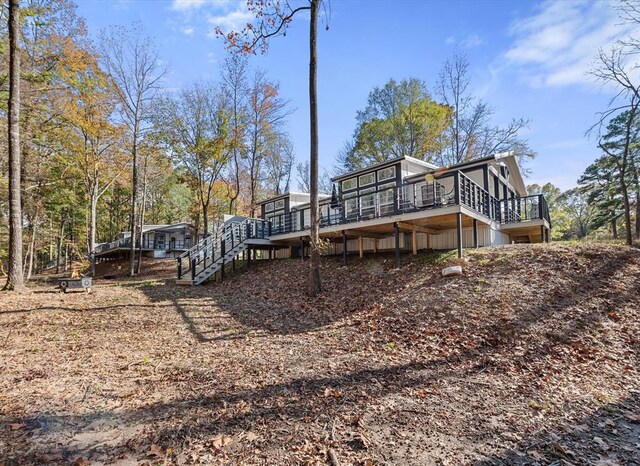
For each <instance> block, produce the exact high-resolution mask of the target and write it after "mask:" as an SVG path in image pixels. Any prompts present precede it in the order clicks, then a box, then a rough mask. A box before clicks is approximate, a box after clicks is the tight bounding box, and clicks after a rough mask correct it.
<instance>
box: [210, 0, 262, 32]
mask: <svg viewBox="0 0 640 466" xmlns="http://www.w3.org/2000/svg"><path fill="white" fill-rule="evenodd" d="M254 18H255V16H254V14H253V13H251V12H250V11H248V10H247V6H246V4H245V3H240V4H238V5H237V8H236V9H234V10H231V11H227V12H225V13H223V14H219V15H210V16H208V17H207V22H208V23H209V24H210V25H211V26H213V27H214V28H215V27H220V29H222V30H223V31H224V32H228V31H240V30H241V29H243V28H244V27H245V26H246V25H247V23H249V22H251V20H252V19H254Z"/></svg>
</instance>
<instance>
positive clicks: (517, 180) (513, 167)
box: [405, 152, 527, 196]
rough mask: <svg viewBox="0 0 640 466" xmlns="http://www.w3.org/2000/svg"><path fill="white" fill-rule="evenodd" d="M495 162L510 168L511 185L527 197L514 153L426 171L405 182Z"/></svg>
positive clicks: (499, 154)
mask: <svg viewBox="0 0 640 466" xmlns="http://www.w3.org/2000/svg"><path fill="white" fill-rule="evenodd" d="M492 160H495V161H496V162H503V163H504V164H505V165H507V166H508V167H509V173H510V175H511V179H510V180H509V183H510V184H511V185H512V186H513V187H514V188H515V189H516V191H517V192H518V195H520V196H526V195H527V194H526V192H527V191H526V189H527V188H526V186H525V184H524V180H523V178H522V172H521V171H520V166H519V165H518V161H517V160H516V157H515V155H514V154H513V152H500V153H497V154H493V155H489V156H487V157H482V158H479V159H473V160H468V161H467V162H461V163H457V164H455V165H448V166H446V167H442V168H439V169H432V170H429V171H425V172H424V173H416V174H414V175H411V176H407V177H406V178H405V180H414V179H417V178H420V177H421V176H424V175H425V174H426V173H433V172H436V171H437V172H439V173H446V172H448V171H451V170H459V169H463V168H466V167H473V166H474V165H481V164H483V163H487V162H491V161H492Z"/></svg>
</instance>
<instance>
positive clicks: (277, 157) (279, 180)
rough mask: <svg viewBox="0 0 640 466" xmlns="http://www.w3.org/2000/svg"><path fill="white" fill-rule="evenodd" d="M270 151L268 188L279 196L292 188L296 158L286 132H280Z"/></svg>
mask: <svg viewBox="0 0 640 466" xmlns="http://www.w3.org/2000/svg"><path fill="white" fill-rule="evenodd" d="M270 152H271V154H270V155H269V156H268V157H267V159H266V161H265V171H266V178H267V190H268V191H270V192H271V193H272V194H274V195H276V196H277V195H280V194H284V193H286V192H288V191H289V188H290V184H291V170H292V168H293V162H294V160H295V155H294V152H293V144H292V143H291V141H290V140H289V137H288V136H287V135H286V134H279V135H278V136H277V137H276V138H275V141H274V143H273V144H272V145H271V148H270Z"/></svg>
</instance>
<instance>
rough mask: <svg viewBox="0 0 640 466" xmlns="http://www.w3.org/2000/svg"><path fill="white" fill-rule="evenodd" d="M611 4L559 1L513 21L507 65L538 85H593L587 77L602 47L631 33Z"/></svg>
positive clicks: (540, 7)
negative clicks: (511, 42)
mask: <svg viewBox="0 0 640 466" xmlns="http://www.w3.org/2000/svg"><path fill="white" fill-rule="evenodd" d="M632 29H633V27H632V26H628V25H621V24H620V19H619V18H618V16H617V14H616V11H615V10H614V9H613V8H612V4H611V3H609V2H591V1H577V2H569V1H553V0H547V1H545V2H544V3H542V4H541V5H540V6H539V7H538V9H537V11H536V12H535V13H534V14H533V15H531V16H529V17H527V18H523V19H519V20H517V21H515V22H514V23H512V25H511V27H510V30H509V33H510V34H511V35H512V36H514V38H515V39H514V42H513V44H512V46H511V48H509V49H508V50H507V51H506V52H505V54H504V58H505V60H506V63H507V64H508V65H510V66H513V67H515V68H516V69H518V70H519V71H520V72H521V73H522V75H523V77H524V78H525V80H526V81H527V82H528V83H529V85H531V86H533V87H551V86H565V85H569V84H576V83H589V82H592V80H591V79H590V78H589V76H587V74H586V73H587V71H588V70H589V68H590V67H591V65H592V63H593V61H594V59H595V58H596V54H597V52H598V49H599V48H601V47H605V48H607V47H608V46H611V45H612V44H613V43H614V42H615V41H616V40H617V39H619V38H621V37H623V36H625V35H627V34H629V32H630V31H631V30H632Z"/></svg>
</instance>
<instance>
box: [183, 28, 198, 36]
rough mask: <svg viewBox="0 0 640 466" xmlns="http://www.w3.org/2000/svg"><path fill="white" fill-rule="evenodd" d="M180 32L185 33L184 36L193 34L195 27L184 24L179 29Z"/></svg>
mask: <svg viewBox="0 0 640 466" xmlns="http://www.w3.org/2000/svg"><path fill="white" fill-rule="evenodd" d="M181 32H182V33H183V34H184V35H185V36H189V37H191V36H193V33H194V32H195V29H194V28H193V26H185V27H183V28H182V29H181Z"/></svg>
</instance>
